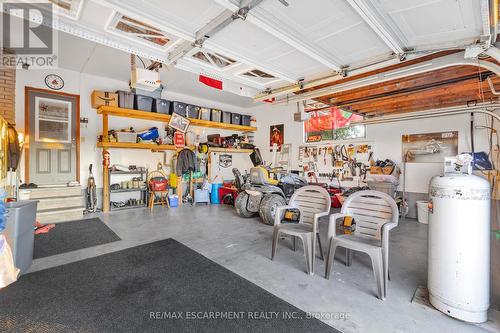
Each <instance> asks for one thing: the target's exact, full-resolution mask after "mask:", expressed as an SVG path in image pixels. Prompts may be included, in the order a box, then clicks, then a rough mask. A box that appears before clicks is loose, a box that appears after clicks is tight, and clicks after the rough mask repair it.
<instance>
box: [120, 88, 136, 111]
mask: <svg viewBox="0 0 500 333" xmlns="http://www.w3.org/2000/svg"><path fill="white" fill-rule="evenodd" d="M116 93H117V94H118V106H119V107H121V108H124V109H133V108H134V98H135V95H134V93H132V92H130V91H123V90H118V91H117V92H116Z"/></svg>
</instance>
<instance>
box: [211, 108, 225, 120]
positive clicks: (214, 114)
mask: <svg viewBox="0 0 500 333" xmlns="http://www.w3.org/2000/svg"><path fill="white" fill-rule="evenodd" d="M210 120H211V121H217V122H219V123H220V122H221V121H222V111H221V110H217V109H212V110H211V111H210Z"/></svg>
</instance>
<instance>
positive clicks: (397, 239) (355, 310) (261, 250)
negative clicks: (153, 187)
mask: <svg viewBox="0 0 500 333" xmlns="http://www.w3.org/2000/svg"><path fill="white" fill-rule="evenodd" d="M96 215H97V216H99V217H100V218H101V219H102V220H103V221H104V222H105V223H106V224H108V225H109V227H110V228H111V229H113V230H114V231H115V232H116V233H117V234H118V236H120V237H121V238H122V241H119V242H115V243H109V244H104V245H101V246H96V247H93V248H88V249H82V250H78V251H73V252H69V253H64V254H61V255H56V256H52V257H47V258H41V259H38V260H35V261H34V263H33V265H32V267H31V269H30V271H37V270H41V269H46V268H49V267H53V266H58V265H62V264H65V263H69V262H74V261H77V260H81V259H85V258H90V257H94V256H97V255H100V254H104V253H108V252H113V251H117V250H121V249H125V248H129V247H133V246H136V245H140V244H144V243H149V242H152V241H156V240H161V239H165V238H174V239H176V240H178V241H179V242H182V243H184V244H185V245H187V246H189V247H190V248H192V249H194V250H196V251H197V252H199V253H201V254H203V255H205V256H206V257H208V258H210V259H212V260H214V261H215V262H217V263H219V264H220V265H222V266H224V267H226V268H228V269H229V270H231V271H233V272H235V273H237V274H239V275H240V276H242V277H244V278H246V279H248V280H249V281H251V282H253V283H255V284H257V285H259V286H260V287H262V288H264V289H266V290H267V291H269V292H271V293H273V294H274V295H276V296H278V297H280V298H282V299H284V300H286V301H288V302H289V303H291V304H293V305H295V306H297V307H298V308H300V309H302V310H303V311H306V312H323V313H326V315H329V314H330V313H345V314H346V315H347V319H345V317H344V318H343V319H331V320H323V321H325V322H327V323H328V324H330V325H331V326H333V327H335V328H336V329H338V330H340V331H342V332H345V333H350V332H440V333H442V332H455V333H458V332H485V330H484V329H483V328H480V327H478V326H475V325H471V324H467V323H464V322H461V321H458V320H455V319H452V318H449V317H447V316H446V315H444V314H441V313H440V312H439V311H437V310H434V309H430V308H426V307H424V306H422V305H418V304H414V303H411V299H412V296H413V293H414V292H415V289H416V288H417V286H425V285H426V280H427V249H426V246H427V227H426V226H425V225H422V224H419V223H417V222H416V221H415V220H406V221H402V222H400V226H399V227H398V228H396V229H394V230H393V231H392V233H391V249H390V267H391V281H390V282H389V286H388V294H387V300H386V301H380V300H379V299H378V298H377V297H376V296H375V295H376V286H375V281H374V278H373V273H372V270H371V264H370V260H369V258H368V257H367V256H365V255H363V254H356V253H355V254H354V257H353V264H352V266H351V267H346V266H345V265H344V264H343V251H338V252H339V255H338V257H339V258H338V259H337V260H336V261H335V264H334V267H333V272H332V276H331V278H330V280H326V279H325V278H324V277H323V276H324V264H323V262H322V261H321V260H320V259H319V258H317V259H316V267H315V272H316V274H315V275H314V276H309V275H307V274H306V273H305V261H304V256H303V252H302V247H301V246H297V251H296V252H293V251H292V250H291V249H290V243H289V241H288V239H285V240H283V241H281V242H280V245H279V247H278V252H277V256H276V258H275V260H274V261H271V260H270V259H269V258H270V253H271V235H272V227H270V226H266V225H264V224H262V223H260V222H259V220H258V219H257V218H252V219H242V218H239V217H238V216H237V215H236V213H235V211H234V208H232V207H229V206H218V205H213V206H209V207H206V206H204V205H199V206H197V207H192V206H188V205H184V206H183V207H182V208H172V209H166V208H165V209H162V208H160V207H157V208H155V211H154V214H152V215H150V214H149V213H148V211H147V210H145V209H134V210H125V211H121V212H114V213H109V214H96ZM89 217H90V216H89ZM326 228H327V222H326V220H325V221H323V222H322V223H320V230H321V233H322V239H323V244H326V239H325V235H326ZM298 243H299V242H298ZM489 324H490V326H494V325H497V326H496V327H497V329H498V327H499V326H498V325H499V324H498V320H495V321H494V322H493V323H489Z"/></svg>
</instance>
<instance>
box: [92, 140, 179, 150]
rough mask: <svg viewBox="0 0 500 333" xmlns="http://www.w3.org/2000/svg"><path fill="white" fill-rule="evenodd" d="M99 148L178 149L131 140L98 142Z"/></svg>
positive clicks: (172, 146)
mask: <svg viewBox="0 0 500 333" xmlns="http://www.w3.org/2000/svg"><path fill="white" fill-rule="evenodd" d="M97 147H99V148H106V149H109V148H122V149H150V150H158V151H159V150H178V149H179V148H177V147H176V146H174V145H157V144H154V143H132V142H98V143H97Z"/></svg>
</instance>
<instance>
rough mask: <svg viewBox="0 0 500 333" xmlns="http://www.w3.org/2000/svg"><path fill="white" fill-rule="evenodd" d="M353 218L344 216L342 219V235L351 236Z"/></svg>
mask: <svg viewBox="0 0 500 333" xmlns="http://www.w3.org/2000/svg"><path fill="white" fill-rule="evenodd" d="M353 221H354V220H353V218H352V217H351V216H346V217H344V223H343V227H344V233H345V234H347V235H350V234H352V230H351V228H352V222H353Z"/></svg>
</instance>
